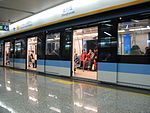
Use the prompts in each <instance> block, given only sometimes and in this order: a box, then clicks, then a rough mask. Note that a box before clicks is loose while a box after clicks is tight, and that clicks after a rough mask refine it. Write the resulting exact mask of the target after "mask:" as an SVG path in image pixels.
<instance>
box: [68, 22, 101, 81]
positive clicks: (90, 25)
mask: <svg viewBox="0 0 150 113" xmlns="http://www.w3.org/2000/svg"><path fill="white" fill-rule="evenodd" d="M90 27H97V29H98V31H97V33H98V39H97V45H98V41H99V23H96V22H95V23H91V24H86V25H78V26H75V27H73V28H72V40H71V41H72V45H71V46H72V49H71V50H72V51H71V69H70V70H71V78H73V79H77V80H83V81H91V82H98V62H99V57H98V59H97V69H96V79H90V78H84V77H76V76H74V73H73V67H74V66H73V64H74V63H73V55H74V54H73V52H74V48H73V45H74V38H73V37H74V36H73V34H74V31H75V30H78V29H84V28H90ZM98 48H99V47H98ZM98 54H99V49H98Z"/></svg>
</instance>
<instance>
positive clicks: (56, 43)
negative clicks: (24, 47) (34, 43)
mask: <svg viewBox="0 0 150 113" xmlns="http://www.w3.org/2000/svg"><path fill="white" fill-rule="evenodd" d="M59 49H60V33H51V34H47V35H46V55H49V56H59V55H60V53H59Z"/></svg>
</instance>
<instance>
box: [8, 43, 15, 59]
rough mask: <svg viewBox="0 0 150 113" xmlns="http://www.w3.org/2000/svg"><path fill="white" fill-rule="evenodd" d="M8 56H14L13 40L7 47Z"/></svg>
mask: <svg viewBox="0 0 150 113" xmlns="http://www.w3.org/2000/svg"><path fill="white" fill-rule="evenodd" d="M9 53H10V58H13V57H14V46H13V42H10V48H9Z"/></svg>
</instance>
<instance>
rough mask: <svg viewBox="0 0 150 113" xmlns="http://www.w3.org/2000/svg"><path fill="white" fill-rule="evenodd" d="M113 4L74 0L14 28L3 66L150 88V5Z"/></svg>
mask: <svg viewBox="0 0 150 113" xmlns="http://www.w3.org/2000/svg"><path fill="white" fill-rule="evenodd" d="M108 1H109V3H106V1H103V2H102V1H101V0H91V1H85V0H83V1H78V0H77V1H70V2H68V3H65V4H62V5H59V6H56V7H54V8H52V9H49V10H48V12H46V11H44V12H41V13H39V14H36V15H35V16H31V17H29V18H27V19H24V20H21V21H19V22H16V23H14V24H12V25H10V32H9V33H5V34H3V35H1V36H0V37H1V38H0V65H1V66H5V67H10V68H15V69H22V70H32V71H35V72H41V73H44V74H47V75H49V76H50V75H53V76H61V77H69V78H73V79H82V80H89V81H94V82H105V83H111V84H116V85H123V86H129V87H136V88H143V89H150V7H149V6H150V2H149V0H116V1H111V0H108ZM78 2H81V3H78ZM83 2H84V3H83ZM88 2H89V3H88ZM80 5H81V6H80ZM60 10H61V11H60ZM41 15H42V16H41Z"/></svg>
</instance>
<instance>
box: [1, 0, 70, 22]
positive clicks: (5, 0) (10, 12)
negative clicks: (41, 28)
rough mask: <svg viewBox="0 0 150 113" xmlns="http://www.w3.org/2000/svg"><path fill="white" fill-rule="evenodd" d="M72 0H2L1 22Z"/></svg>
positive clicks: (13, 19)
mask: <svg viewBox="0 0 150 113" xmlns="http://www.w3.org/2000/svg"><path fill="white" fill-rule="evenodd" d="M68 1H71V0H0V23H1V22H8V23H14V22H16V21H19V20H21V19H24V18H27V17H29V16H32V15H35V14H37V13H39V12H42V11H44V10H46V9H49V8H52V7H55V6H57V5H60V4H62V3H65V2H68Z"/></svg>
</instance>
